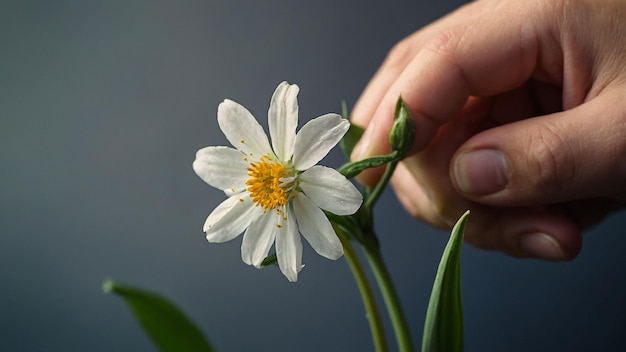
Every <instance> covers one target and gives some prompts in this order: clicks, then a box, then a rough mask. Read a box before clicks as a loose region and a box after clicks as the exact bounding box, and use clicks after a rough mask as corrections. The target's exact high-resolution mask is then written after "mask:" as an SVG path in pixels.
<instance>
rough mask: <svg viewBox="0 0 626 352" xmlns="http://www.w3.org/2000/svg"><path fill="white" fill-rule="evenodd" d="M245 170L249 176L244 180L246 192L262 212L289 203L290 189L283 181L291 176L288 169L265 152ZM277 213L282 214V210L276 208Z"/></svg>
mask: <svg viewBox="0 0 626 352" xmlns="http://www.w3.org/2000/svg"><path fill="white" fill-rule="evenodd" d="M247 170H248V176H250V178H249V179H248V181H246V185H248V186H249V187H248V192H250V197H251V198H252V201H253V202H254V203H255V204H256V206H261V207H262V208H263V213H265V212H266V211H267V210H273V209H276V208H278V207H283V206H285V205H287V204H288V203H289V197H290V194H291V189H290V188H289V186H290V185H288V184H285V183H284V180H285V179H289V178H292V177H290V170H289V169H287V168H286V167H285V166H283V165H282V164H281V163H278V162H275V161H273V160H272V159H271V157H270V156H269V155H268V154H266V155H263V156H262V157H261V159H260V160H259V161H258V162H257V163H250V167H248V168H247ZM292 179H293V178H292ZM281 180H283V181H281ZM277 213H278V215H282V213H283V211H282V210H280V209H277Z"/></svg>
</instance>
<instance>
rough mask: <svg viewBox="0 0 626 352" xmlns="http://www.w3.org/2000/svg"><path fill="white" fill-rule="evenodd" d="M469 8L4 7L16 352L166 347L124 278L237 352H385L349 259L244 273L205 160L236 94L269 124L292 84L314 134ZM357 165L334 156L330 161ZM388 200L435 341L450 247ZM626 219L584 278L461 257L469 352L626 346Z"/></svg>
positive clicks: (319, 4) (2, 339) (3, 297)
mask: <svg viewBox="0 0 626 352" xmlns="http://www.w3.org/2000/svg"><path fill="white" fill-rule="evenodd" d="M461 3H462V1H452V0H445V1H437V2H434V1H419V0H418V1H410V2H409V1H397V2H384V3H383V2H381V1H378V2H375V1H356V0H353V1H341V2H339V1H316V2H312V1H309V2H305V1H298V2H296V1H263V2H261V1H222V2H214V1H107V2H104V1H82V0H76V1H54V2H51V1H2V6H1V8H2V9H1V10H0V163H1V165H2V167H1V168H0V180H1V182H0V350H3V351H152V350H154V347H153V345H152V344H151V342H150V341H149V340H148V338H147V337H146V336H145V335H144V333H143V332H142V330H141V329H140V327H139V326H138V325H137V324H136V322H135V320H134V318H133V316H132V315H131V314H130V311H129V310H128V309H127V307H126V305H125V303H124V302H123V301H122V300H121V299H120V298H119V297H117V296H113V295H107V294H104V293H103V292H102V290H101V283H102V281H103V280H104V279H105V278H108V277H111V278H114V279H116V280H119V281H121V282H125V283H129V284H133V285H138V286H140V287H143V288H146V289H149V290H154V291H157V292H159V293H162V294H164V295H165V296H167V297H169V298H171V299H172V300H173V301H175V302H176V303H177V304H178V305H179V306H180V307H181V308H182V309H183V310H184V311H185V312H186V313H187V314H188V315H189V316H190V317H191V318H192V319H193V320H194V321H195V322H196V323H197V324H198V325H199V327H200V328H201V329H202V330H203V331H204V332H206V334H207V336H208V337H209V338H210V339H211V341H212V342H213V343H214V344H215V345H216V346H217V347H218V350H219V351H251V350H255V351H264V350H272V351H369V350H372V349H373V347H372V344H371V338H370V333H369V328H368V324H367V322H366V319H365V313H364V309H363V306H362V303H361V299H360V297H359V295H358V291H357V288H356V285H355V284H354V281H353V279H352V276H351V274H350V271H349V269H348V266H347V264H346V263H345V261H344V260H343V259H341V260H338V261H329V260H326V259H324V258H321V257H319V256H318V255H316V254H315V253H314V252H313V250H312V249H311V248H310V247H308V245H305V249H304V262H305V263H306V265H307V266H306V268H305V269H304V270H303V271H302V273H301V274H300V278H299V282H298V283H297V284H291V283H289V282H287V280H286V279H285V277H283V275H282V274H281V273H280V272H279V270H278V269H277V268H275V267H271V268H267V269H264V270H257V269H255V268H253V267H249V266H247V265H245V264H244V263H242V262H241V259H240V250H239V248H240V244H241V239H240V238H238V239H236V240H234V241H231V242H229V243H226V244H221V245H217V244H209V243H207V242H206V240H205V239H204V235H203V233H202V225H203V223H204V220H205V218H206V216H207V215H208V213H209V212H210V211H211V210H212V209H213V208H214V207H215V206H216V205H217V204H219V203H220V202H221V201H222V200H223V199H224V195H223V194H222V193H221V192H219V191H217V190H215V189H213V188H211V187H210V186H208V185H206V184H204V183H203V182H202V181H201V180H200V179H199V178H198V177H197V176H196V175H195V174H194V172H193V170H192V169H191V162H192V161H193V159H194V155H195V152H196V150H197V149H199V148H201V147H204V146H208V145H226V144H227V141H226V139H225V138H224V136H223V135H222V133H221V132H220V130H219V128H218V126H217V121H216V111H217V105H218V104H219V103H220V102H221V101H222V100H223V99H224V98H229V99H232V100H235V101H237V102H239V103H241V104H243V105H244V106H246V107H247V108H248V109H249V110H250V111H251V112H252V113H253V114H254V115H255V116H256V117H257V118H259V120H260V121H261V122H262V123H263V124H264V125H265V124H266V113H267V108H268V105H269V99H270V96H271V94H272V92H273V90H274V88H275V87H276V85H277V84H278V83H279V82H280V81H283V80H288V81H289V82H291V83H297V84H298V85H299V86H300V88H301V91H300V96H299V97H300V99H299V102H300V125H302V124H303V123H304V122H306V121H307V120H309V119H311V118H314V117H316V116H319V115H321V114H324V113H327V112H339V111H340V101H341V100H346V101H347V103H348V104H349V105H352V104H354V102H355V101H356V99H357V98H358V96H359V94H360V92H361V91H362V89H363V88H364V87H365V85H366V84H367V82H368V81H369V79H370V77H371V76H372V75H373V74H374V72H375V70H376V69H377V68H378V66H379V65H380V63H381V62H382V60H383V59H384V57H385V55H386V53H387V52H388V50H389V49H390V48H391V47H392V45H393V44H394V43H396V42H397V41H399V40H400V39H402V38H403V37H405V36H406V35H408V34H410V33H412V32H413V31H415V30H417V29H419V28H420V27H422V26H424V25H426V24H427V23H429V22H431V21H433V20H435V19H437V18H438V17H440V16H442V15H443V14H445V13H447V12H449V11H451V10H452V9H454V8H456V7H458V6H459V5H460V4H461ZM342 162H343V160H342V157H341V155H340V153H339V151H338V150H335V151H333V153H332V154H331V155H330V156H329V157H328V158H327V159H326V160H325V161H324V162H323V164H325V165H330V166H334V167H336V166H339V165H340V164H341V163H342ZM381 202H382V203H381V204H379V207H378V211H377V226H378V229H379V232H380V234H381V235H382V236H381V243H382V250H383V253H384V256H385V257H386V259H387V262H388V266H389V270H390V271H391V274H392V276H393V278H394V280H395V282H396V284H397V288H398V290H399V295H400V297H401V299H402V301H403V304H404V307H405V312H406V314H407V316H408V320H409V324H410V326H411V329H412V331H413V335H414V338H415V344H416V346H419V345H420V343H421V333H422V328H423V319H424V316H425V311H426V306H427V303H428V297H429V295H430V289H431V285H432V282H433V279H434V275H435V271H436V268H437V265H438V262H439V258H440V255H441V252H442V251H443V248H444V246H445V243H446V240H447V233H446V232H444V231H439V230H433V229H431V228H429V227H426V226H424V225H422V224H420V223H418V222H417V221H415V220H413V219H412V218H411V217H410V216H409V215H408V214H407V213H406V212H405V211H404V210H403V209H402V207H401V206H400V205H399V203H398V202H397V200H396V199H395V197H394V195H393V193H392V192H391V191H389V192H387V193H386V194H385V195H384V196H383V198H382V201H381ZM625 222H626V215H625V214H624V213H621V214H618V215H614V216H613V217H611V218H609V219H608V220H607V221H605V222H604V223H603V224H601V225H599V226H597V227H595V228H594V229H592V230H590V231H588V233H587V234H586V237H585V245H584V248H583V250H582V253H581V254H580V256H579V257H578V258H577V259H576V260H574V261H572V262H569V263H559V264H554V263H545V262H541V261H534V260H517V259H512V258H509V257H507V256H505V255H502V254H500V253H495V252H485V251H481V250H477V249H475V248H472V247H470V246H464V253H463V285H464V287H463V288H464V303H465V324H466V337H465V339H466V350H467V351H529V350H532V351H557V350H558V351H615V350H624V349H626V341H625V339H624V337H623V331H624V329H625V328H626V317H625V314H624V313H625V312H626V306H625V304H626V303H625V289H626V283H625V280H624V278H625V276H624V273H623V270H624V269H625V268H626V256H624V255H623V252H624V247H625V246H626V237H625V236H624V234H625V233H624V224H625ZM387 326H388V328H389V324H387ZM389 334H390V336H389V340H390V341H393V339H392V335H391V331H390V330H389ZM394 349H395V348H392V350H394Z"/></svg>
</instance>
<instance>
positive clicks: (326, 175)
mask: <svg viewBox="0 0 626 352" xmlns="http://www.w3.org/2000/svg"><path fill="white" fill-rule="evenodd" d="M299 178H300V188H302V191H304V193H305V194H306V195H307V196H308V197H309V198H311V200H312V201H313V202H315V204H317V206H318V207H320V208H322V209H324V210H328V211H329V212H331V213H334V214H337V215H350V214H354V213H355V212H356V211H357V210H359V207H360V206H361V203H363V196H362V195H361V192H359V190H358V189H357V188H356V187H354V185H353V184H352V183H351V182H350V181H348V179H346V178H345V177H343V175H342V174H340V173H339V172H337V171H336V170H334V169H331V168H328V167H325V166H319V165H318V166H314V167H312V168H310V169H308V170H306V171H305V172H303V173H302V174H301V175H300V177H299Z"/></svg>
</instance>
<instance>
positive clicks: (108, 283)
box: [102, 278, 115, 293]
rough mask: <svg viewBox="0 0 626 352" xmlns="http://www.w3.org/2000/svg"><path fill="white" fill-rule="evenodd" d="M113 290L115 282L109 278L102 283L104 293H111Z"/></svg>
mask: <svg viewBox="0 0 626 352" xmlns="http://www.w3.org/2000/svg"><path fill="white" fill-rule="evenodd" d="M114 290H115V281H113V279H111V278H107V279H105V280H104V281H103V282H102V291H103V292H104V293H111V292H113V291H114Z"/></svg>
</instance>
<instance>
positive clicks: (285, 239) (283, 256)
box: [276, 210, 302, 282]
mask: <svg viewBox="0 0 626 352" xmlns="http://www.w3.org/2000/svg"><path fill="white" fill-rule="evenodd" d="M281 226H282V227H281V228H279V229H278V231H277V232H276V256H277V257H278V266H279V267H280V271H282V273H283V275H285V276H286V277H287V279H288V280H289V281H291V282H296V281H298V272H300V270H302V240H301V239H300V234H299V233H298V226H297V225H296V219H295V217H294V216H293V212H292V211H291V210H289V211H288V214H287V220H286V221H285V222H284V223H283V224H282V225H281Z"/></svg>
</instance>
